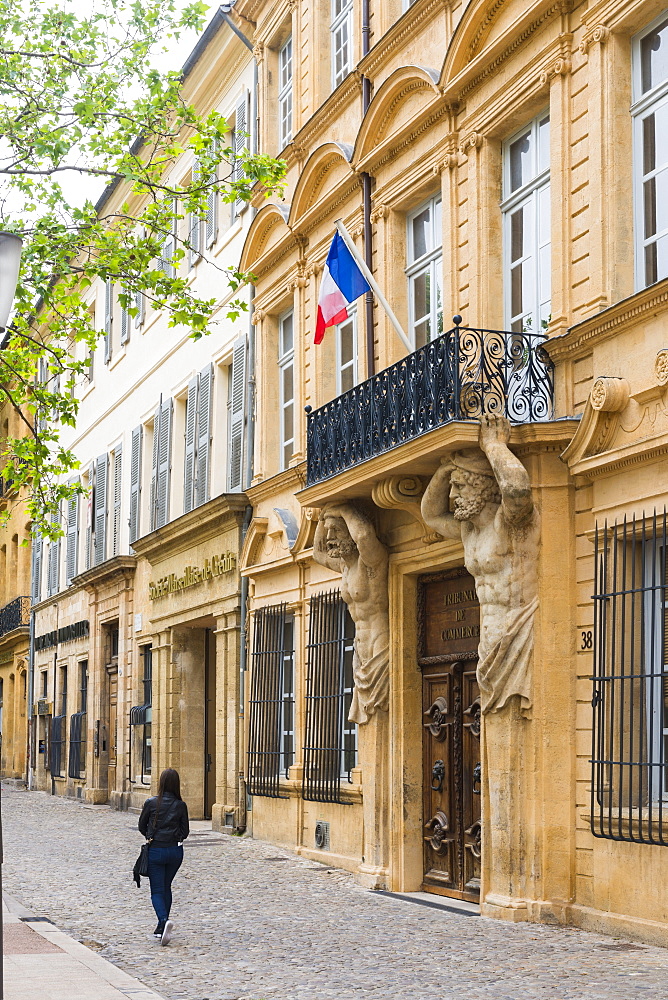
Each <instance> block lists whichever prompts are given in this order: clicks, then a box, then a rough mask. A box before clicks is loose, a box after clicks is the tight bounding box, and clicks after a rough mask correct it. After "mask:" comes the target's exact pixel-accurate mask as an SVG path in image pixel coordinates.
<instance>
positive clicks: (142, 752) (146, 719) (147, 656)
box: [130, 645, 153, 785]
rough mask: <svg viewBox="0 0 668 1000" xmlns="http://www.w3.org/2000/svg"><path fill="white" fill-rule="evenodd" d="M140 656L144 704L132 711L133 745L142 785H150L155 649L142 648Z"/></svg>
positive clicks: (149, 647) (133, 708)
mask: <svg viewBox="0 0 668 1000" xmlns="http://www.w3.org/2000/svg"><path fill="white" fill-rule="evenodd" d="M140 655H141V658H142V663H143V667H144V673H143V678H142V686H143V699H144V700H143V702H142V704H141V705H134V706H133V707H132V708H131V709H130V728H131V730H132V732H133V734H134V738H133V741H132V742H133V744H134V750H135V754H136V756H137V757H139V760H140V765H141V771H140V774H139V781H140V782H141V784H143V785H146V784H150V780H149V781H145V778H147V777H148V778H149V779H150V774H151V753H152V719H153V708H152V704H153V649H152V647H151V645H147V646H142V647H141V649H140Z"/></svg>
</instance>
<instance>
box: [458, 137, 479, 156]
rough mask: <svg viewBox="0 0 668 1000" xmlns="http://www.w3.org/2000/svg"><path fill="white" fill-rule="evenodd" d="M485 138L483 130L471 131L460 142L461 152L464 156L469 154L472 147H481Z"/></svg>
mask: <svg viewBox="0 0 668 1000" xmlns="http://www.w3.org/2000/svg"><path fill="white" fill-rule="evenodd" d="M484 138H485V137H484V136H483V134H482V132H469V134H468V135H466V136H465V137H464V138H463V139H462V140H461V142H460V143H459V152H460V153H462V155H463V156H468V152H469V150H470V149H480V147H481V146H482V144H483V141H484Z"/></svg>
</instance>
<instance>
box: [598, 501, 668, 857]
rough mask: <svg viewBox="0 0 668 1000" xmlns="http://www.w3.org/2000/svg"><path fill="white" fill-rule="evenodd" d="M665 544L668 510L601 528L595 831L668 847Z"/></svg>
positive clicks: (667, 576) (667, 573)
mask: <svg viewBox="0 0 668 1000" xmlns="http://www.w3.org/2000/svg"><path fill="white" fill-rule="evenodd" d="M666 541H667V539H666V511H665V509H664V511H663V513H662V514H657V513H656V511H655V512H654V514H653V515H651V516H647V517H645V516H644V515H643V516H642V517H641V518H639V519H636V518H635V516H633V517H632V518H631V519H627V518H626V517H625V518H624V520H623V521H621V522H615V523H614V524H613V525H608V524H607V522H606V523H605V525H604V526H603V528H599V526H598V525H597V527H596V534H595V593H594V629H593V653H594V676H593V693H592V708H593V725H592V758H591V766H592V782H591V830H592V833H593V834H594V836H595V837H603V838H606V839H608V840H621V841H631V842H635V843H641V844H663V845H668V662H667V660H668V644H667V641H666V640H667V639H668V561H667V559H666ZM583 636H584V637H585V638H584V641H585V642H586V636H587V633H586V632H585V633H583Z"/></svg>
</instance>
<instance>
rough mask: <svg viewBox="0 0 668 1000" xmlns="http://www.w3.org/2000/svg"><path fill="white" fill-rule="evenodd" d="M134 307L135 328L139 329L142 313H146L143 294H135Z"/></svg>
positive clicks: (142, 317) (142, 320)
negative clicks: (135, 311)
mask: <svg viewBox="0 0 668 1000" xmlns="http://www.w3.org/2000/svg"><path fill="white" fill-rule="evenodd" d="M134 305H135V309H136V310H137V313H136V315H135V326H136V327H140V326H141V325H142V323H143V322H144V313H145V311H146V299H145V298H144V293H143V292H135V301H134Z"/></svg>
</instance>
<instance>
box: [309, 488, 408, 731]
mask: <svg viewBox="0 0 668 1000" xmlns="http://www.w3.org/2000/svg"><path fill="white" fill-rule="evenodd" d="M313 557H314V559H315V561H316V562H318V563H320V564H321V565H322V566H327V567H328V568H329V569H332V570H334V571H335V572H337V573H340V574H341V596H342V597H343V600H344V601H345V602H346V604H347V605H348V610H349V611H350V616H351V618H352V620H353V621H354V622H355V652H354V659H353V676H354V679H355V687H354V690H353V698H352V705H351V708H350V714H349V716H348V718H349V719H350V721H351V722H356V723H358V725H363V724H364V723H366V722H368V721H369V719H370V717H371V716H372V715H374V714H375V713H376V712H377V711H379V710H387V708H388V706H389V683H390V682H389V646H390V623H389V599H388V590H387V566H388V556H387V549H386V548H385V546H384V545H383V543H382V542H381V541H379V539H378V536H377V535H376V532H375V530H374V528H373V525H372V524H371V522H370V521H369V519H368V518H367V517H366V516H365V515H364V514H363V513H362V512H361V511H360V510H358V509H357V507H355V506H353V505H352V504H337V505H330V506H329V507H325V508H324V510H323V511H322V512H321V514H320V517H319V519H318V526H317V528H316V531H315V538H314V540H313Z"/></svg>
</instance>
